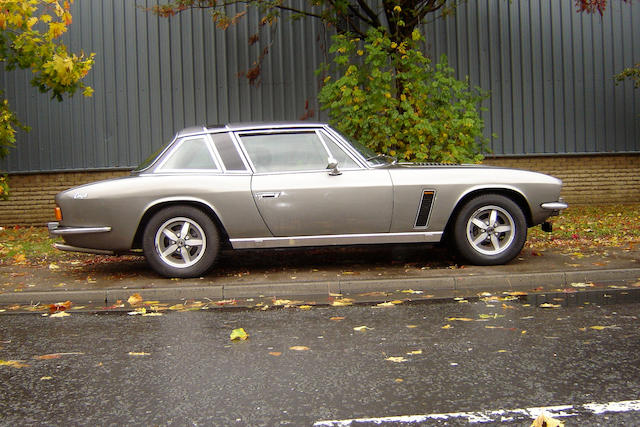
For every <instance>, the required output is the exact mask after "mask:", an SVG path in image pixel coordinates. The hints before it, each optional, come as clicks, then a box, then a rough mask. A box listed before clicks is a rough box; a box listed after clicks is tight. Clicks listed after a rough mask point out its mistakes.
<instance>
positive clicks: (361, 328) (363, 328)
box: [353, 326, 373, 332]
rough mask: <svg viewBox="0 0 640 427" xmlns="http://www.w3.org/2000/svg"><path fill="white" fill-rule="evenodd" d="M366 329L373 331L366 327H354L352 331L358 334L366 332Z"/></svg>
mask: <svg viewBox="0 0 640 427" xmlns="http://www.w3.org/2000/svg"><path fill="white" fill-rule="evenodd" d="M367 329H373V328H370V327H368V326H356V327H355V328H353V330H354V331H358V332H362V331H366V330H367Z"/></svg>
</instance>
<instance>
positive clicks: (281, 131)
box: [232, 126, 330, 175]
mask: <svg viewBox="0 0 640 427" xmlns="http://www.w3.org/2000/svg"><path fill="white" fill-rule="evenodd" d="M319 128H320V127H318V126H310V127H301V128H293V129H292V128H290V127H283V128H278V129H251V130H247V131H239V132H238V131H234V132H232V133H233V134H234V135H235V137H236V138H237V141H238V144H239V145H240V147H242V154H244V156H245V158H246V160H247V162H248V163H249V164H250V165H251V170H252V172H253V174H254V175H279V174H289V173H307V172H322V171H324V172H326V171H328V169H326V168H324V169H303V170H294V171H273V172H256V167H255V165H254V164H253V160H251V157H250V156H249V153H248V152H247V149H246V147H245V146H244V143H243V142H242V137H241V135H256V134H257V135H261V134H264V135H273V134H291V133H314V134H316V137H318V139H320V143H321V144H322V147H324V151H325V153H326V155H327V158H329V155H330V153H329V151H328V150H327V146H326V145H325V143H324V141H323V140H322V138H321V137H320V136H319V135H318V132H317V130H318V129H319Z"/></svg>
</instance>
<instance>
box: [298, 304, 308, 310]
mask: <svg viewBox="0 0 640 427" xmlns="http://www.w3.org/2000/svg"><path fill="white" fill-rule="evenodd" d="M298 308H299V309H300V310H311V306H310V305H301V306H299V307H298Z"/></svg>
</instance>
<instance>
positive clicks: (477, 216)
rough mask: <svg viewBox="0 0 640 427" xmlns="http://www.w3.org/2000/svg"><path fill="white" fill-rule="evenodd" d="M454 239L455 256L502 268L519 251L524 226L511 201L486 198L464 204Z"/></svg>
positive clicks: (522, 244) (519, 212)
mask: <svg viewBox="0 0 640 427" xmlns="http://www.w3.org/2000/svg"><path fill="white" fill-rule="evenodd" d="M453 237H454V243H455V246H456V249H457V251H458V253H459V254H460V255H461V256H462V257H463V258H465V259H466V260H467V261H469V262H471V263H472V264H476V265H496V264H504V263H507V262H509V261H511V260H512V259H513V258H515V257H516V256H517V255H518V254H519V253H520V251H521V250H522V247H523V246H524V243H525V241H526V239H527V222H526V220H525V217H524V213H523V212H522V209H521V208H520V207H519V206H518V204H517V203H515V202H514V201H513V200H511V199H509V198H507V197H505V196H501V195H498V194H486V195H482V196H478V197H476V198H473V199H471V200H469V201H468V202H467V203H465V205H464V206H463V207H462V209H461V210H460V212H459V213H458V216H457V217H456V220H455V223H454V226H453Z"/></svg>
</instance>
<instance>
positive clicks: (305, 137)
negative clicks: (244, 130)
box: [240, 132, 329, 172]
mask: <svg viewBox="0 0 640 427" xmlns="http://www.w3.org/2000/svg"><path fill="white" fill-rule="evenodd" d="M240 138H241V140H242V143H243V144H244V147H245V149H246V150H247V154H248V155H249V158H251V161H252V162H253V165H254V167H255V168H256V172H287V171H304V170H322V169H326V167H327V159H328V158H329V154H328V153H327V150H326V149H325V148H324V145H322V141H320V138H319V137H318V135H317V134H316V133H315V132H300V133H281V134H249V135H241V136H240Z"/></svg>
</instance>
